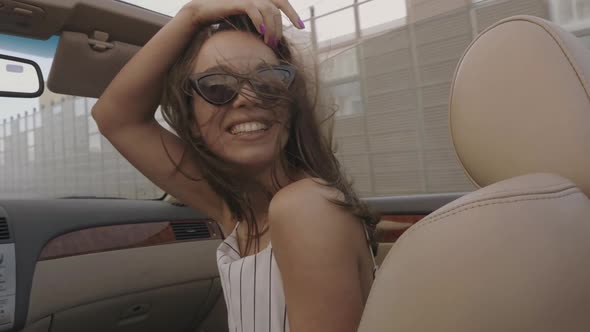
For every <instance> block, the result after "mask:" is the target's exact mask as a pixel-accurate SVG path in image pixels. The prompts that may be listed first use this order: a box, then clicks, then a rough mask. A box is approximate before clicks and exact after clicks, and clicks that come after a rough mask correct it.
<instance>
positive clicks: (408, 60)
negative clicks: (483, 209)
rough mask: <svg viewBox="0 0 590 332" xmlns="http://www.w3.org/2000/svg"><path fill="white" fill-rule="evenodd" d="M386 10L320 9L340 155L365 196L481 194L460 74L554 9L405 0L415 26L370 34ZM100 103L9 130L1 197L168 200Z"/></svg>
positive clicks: (390, 25)
mask: <svg viewBox="0 0 590 332" xmlns="http://www.w3.org/2000/svg"><path fill="white" fill-rule="evenodd" d="M377 1H380V0H367V1H358V0H355V1H354V2H353V3H352V5H350V6H347V7H344V8H342V9H338V10H336V11H333V12H328V13H325V14H322V15H315V13H314V10H313V9H311V10H310V13H311V16H310V18H309V19H308V20H307V22H308V28H309V29H310V31H311V36H312V37H311V38H312V41H313V48H314V50H315V51H316V54H317V58H318V59H319V60H320V62H321V66H320V68H321V77H322V80H323V81H324V83H325V84H326V86H328V87H329V90H330V92H331V94H332V96H333V97H334V100H335V101H336V103H337V104H338V106H339V110H338V113H337V115H336V117H335V123H334V126H335V127H334V138H335V140H336V142H337V145H338V151H337V155H338V158H339V159H340V161H341V162H342V164H343V166H344V167H345V169H346V171H347V173H348V174H349V175H351V177H352V178H353V179H354V182H355V186H356V189H357V190H358V191H359V192H360V194H361V195H362V196H365V197H375V196H393V195H401V194H420V193H440V192H464V191H469V190H472V189H473V186H472V185H471V183H470V182H469V181H468V180H467V178H466V177H465V175H464V173H463V171H462V169H461V167H460V166H459V164H458V162H457V160H456V157H455V154H454V152H453V149H452V147H451V143H450V137H449V133H448V123H447V108H448V96H449V90H450V81H451V79H452V75H453V72H454V69H455V67H456V65H457V63H458V61H459V58H460V56H461V55H462V53H463V52H464V51H465V49H466V47H467V46H468V45H469V43H470V42H471V41H472V40H473V38H474V37H475V36H476V35H477V34H478V33H479V32H481V31H482V30H483V29H485V28H486V27H488V26H490V25H491V24H493V23H494V22H496V21H498V20H500V19H502V18H505V17H508V16H512V15H516V14H530V15H535V16H540V17H548V16H549V3H548V2H547V1H545V0H484V1H475V2H471V1H465V0H421V1H413V0H408V1H407V2H406V4H407V8H408V13H409V15H408V16H407V17H403V18H400V19H398V20H394V21H391V22H386V23H383V24H377V25H374V26H371V27H370V28H367V29H362V28H363V24H362V22H361V19H360V17H361V16H362V15H361V14H362V10H363V6H368V5H370V4H371V3H373V2H375V3H376V2H377ZM387 1H390V0H387ZM567 1H569V0H567ZM445 4H446V5H448V8H446V7H445ZM457 4H460V5H457ZM346 11H351V12H352V13H353V15H352V20H353V21H354V28H353V31H352V33H342V35H341V36H338V37H337V38H333V39H330V40H321V39H322V38H318V35H320V36H321V35H322V33H321V31H319V29H321V26H322V25H321V24H317V23H318V21H319V20H322V19H326V18H328V17H331V16H336V15H342V13H345V12H346ZM347 15H348V16H347ZM347 15H345V16H342V17H349V18H350V15H349V14H347ZM347 22H348V24H350V21H347ZM93 103H94V100H92V99H88V98H74V97H64V98H62V99H61V100H60V101H58V102H55V103H53V104H52V105H45V106H44V107H43V108H42V109H41V110H40V111H35V112H31V113H28V114H27V115H25V116H23V117H19V118H15V119H12V120H11V121H5V122H4V123H2V124H0V197H36V196H40V197H48V196H50V197H60V196H70V195H80V194H85V195H96V196H115V197H127V198H155V197H158V196H159V195H161V191H160V190H159V189H158V188H157V187H156V186H154V185H153V184H151V183H150V182H149V181H148V180H147V179H145V178H144V177H143V176H142V175H141V174H140V173H139V172H138V171H137V170H135V169H134V168H133V167H132V166H131V165H130V164H129V163H128V162H127V161H126V160H125V159H124V158H123V157H121V156H120V155H119V153H117V151H116V150H115V149H114V148H113V147H112V145H111V144H110V143H109V142H108V141H107V140H106V139H104V138H103V137H102V136H101V135H100V134H99V133H98V129H97V127H96V124H95V123H94V121H93V119H92V118H91V117H90V114H89V113H90V109H91V108H92V104H93ZM160 121H161V119H160Z"/></svg>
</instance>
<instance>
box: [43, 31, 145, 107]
mask: <svg viewBox="0 0 590 332" xmlns="http://www.w3.org/2000/svg"><path fill="white" fill-rule="evenodd" d="M140 48H141V47H139V46H136V45H131V44H126V43H122V42H117V41H108V34H106V33H101V32H95V33H94V34H93V35H92V36H90V37H89V36H88V35H86V34H84V33H78V32H69V31H64V32H62V34H61V37H60V41H59V45H58V47H57V52H56V54H55V57H54V59H53V65H52V66H51V71H50V73H49V78H48V80H47V87H48V88H49V90H51V91H52V92H54V93H59V94H65V95H74V96H82V97H92V98H98V97H100V95H101V94H102V92H103V91H104V90H105V89H106V88H107V86H108V85H109V83H110V82H111V81H112V80H113V78H115V76H116V75H117V73H119V71H120V70H121V68H123V66H124V65H125V64H126V63H127V61H129V60H130V59H131V57H133V55H135V53H137V51H139V49H140Z"/></svg>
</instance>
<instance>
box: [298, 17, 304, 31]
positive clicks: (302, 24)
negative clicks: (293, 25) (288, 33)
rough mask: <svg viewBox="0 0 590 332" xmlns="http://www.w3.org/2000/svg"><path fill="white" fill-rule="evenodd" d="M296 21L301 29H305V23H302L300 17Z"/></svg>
mask: <svg viewBox="0 0 590 332" xmlns="http://www.w3.org/2000/svg"><path fill="white" fill-rule="evenodd" d="M297 23H299V27H300V28H301V29H305V23H303V21H302V20H301V19H299V21H297Z"/></svg>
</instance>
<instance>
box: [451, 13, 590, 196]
mask: <svg viewBox="0 0 590 332" xmlns="http://www.w3.org/2000/svg"><path fill="white" fill-rule="evenodd" d="M589 80H590V51H589V50H588V49H586V47H584V45H583V44H582V43H581V42H580V41H578V40H577V38H576V37H575V36H573V35H572V34H570V33H568V32H566V31H564V30H563V29H561V28H560V27H559V26H557V25H555V24H553V23H551V22H548V21H545V20H543V19H540V18H536V17H531V16H515V17H511V18H508V19H505V20H503V21H500V22H499V23H497V24H495V25H494V26H492V27H490V28H489V29H487V30H486V31H485V32H483V33H482V34H481V35H480V36H479V37H478V38H477V39H476V40H474V41H473V43H472V44H471V45H470V46H469V48H468V49H467V51H466V53H465V54H464V56H463V58H462V59H461V61H460V63H459V66H458V68H457V71H456V73H455V78H454V81H453V84H452V89H451V101H450V128H451V137H452V140H453V145H454V147H455V150H456V152H457V156H458V158H459V160H460V161H461V163H462V164H463V167H464V168H465V170H466V173H467V174H468V176H469V177H470V178H471V180H472V181H473V182H474V183H475V184H476V185H478V186H480V187H484V186H487V185H490V184H492V183H495V182H498V181H501V180H504V179H508V178H512V177H515V176H519V175H524V174H528V173H537V172H548V173H555V174H559V175H561V176H563V177H566V178H569V179H570V180H572V181H573V182H574V183H575V184H576V185H577V186H579V187H580V188H581V189H582V190H583V191H584V192H585V194H586V195H589V194H590V85H589V83H590V81H589Z"/></svg>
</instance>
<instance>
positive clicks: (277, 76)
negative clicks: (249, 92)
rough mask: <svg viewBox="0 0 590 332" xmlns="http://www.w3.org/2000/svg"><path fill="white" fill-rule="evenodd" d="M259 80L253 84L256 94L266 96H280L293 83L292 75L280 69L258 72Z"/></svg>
mask: <svg viewBox="0 0 590 332" xmlns="http://www.w3.org/2000/svg"><path fill="white" fill-rule="evenodd" d="M258 75H259V76H258V78H259V80H258V81H257V82H253V85H254V88H255V89H256V92H258V93H261V94H266V95H273V94H278V93H280V91H282V89H281V88H280V86H281V85H282V86H283V88H288V87H289V84H290V83H291V73H290V72H289V71H288V70H284V69H280V68H269V69H263V70H261V71H259V72H258Z"/></svg>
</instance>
